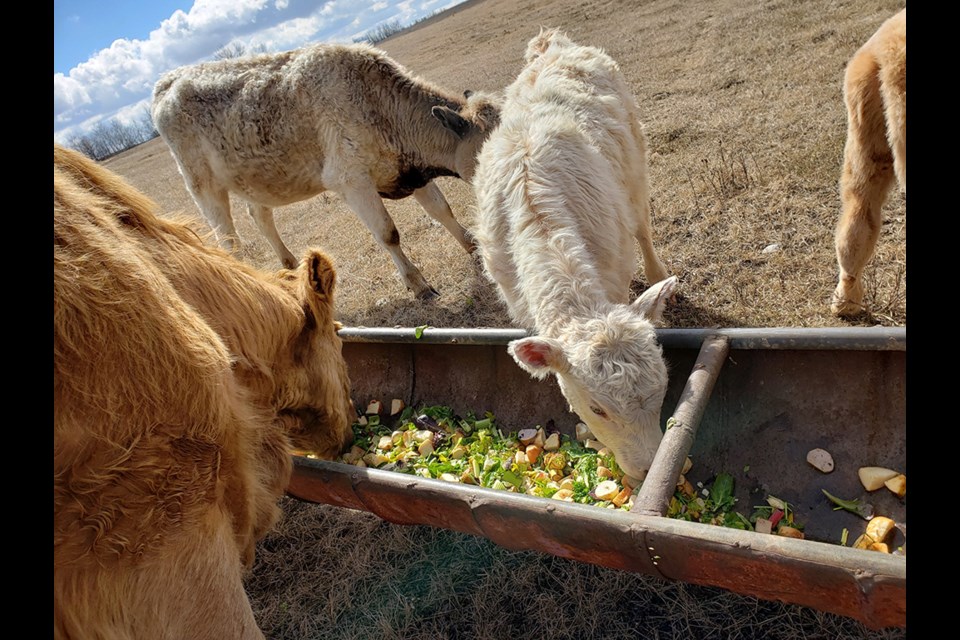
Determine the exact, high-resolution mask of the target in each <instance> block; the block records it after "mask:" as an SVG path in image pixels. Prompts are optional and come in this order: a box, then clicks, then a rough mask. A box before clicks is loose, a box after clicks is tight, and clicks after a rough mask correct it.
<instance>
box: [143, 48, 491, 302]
mask: <svg viewBox="0 0 960 640" xmlns="http://www.w3.org/2000/svg"><path fill="white" fill-rule="evenodd" d="M467 93H469V92H467ZM498 115H499V110H498V108H497V106H496V105H495V104H494V103H492V102H491V101H490V99H489V98H488V97H485V96H483V95H481V94H476V95H467V94H465V96H464V97H460V96H457V95H454V94H452V93H450V92H448V91H445V90H443V89H441V88H439V87H436V86H433V85H430V84H428V83H426V82H424V81H422V80H420V79H418V78H416V77H414V76H412V75H411V74H410V73H408V72H407V71H406V70H405V69H404V68H403V67H402V66H400V65H399V64H397V63H396V62H394V61H393V60H391V59H390V58H388V57H387V56H386V54H385V53H383V52H382V51H379V50H377V49H374V48H373V47H370V46H368V45H362V44H357V45H329V44H318V45H313V46H309V47H304V48H302V49H297V50H294V51H286V52H282V53H275V54H266V55H260V56H255V57H250V58H239V59H232V60H221V61H217V62H208V63H202V64H198V65H194V66H189V67H181V68H179V69H176V70H174V71H171V72H170V73H168V74H166V75H165V76H164V77H162V78H161V79H160V81H159V82H158V83H157V85H156V87H155V88H154V93H153V121H154V124H155V125H156V127H157V131H159V132H160V136H161V137H162V138H163V139H164V140H165V141H166V143H167V144H168V145H169V146H170V150H171V151H172V153H173V156H174V158H175V159H176V161H177V164H178V166H179V167H180V173H181V174H182V175H183V177H184V180H185V182H186V185H187V189H188V190H189V191H190V193H191V194H192V195H193V197H194V199H195V200H196V202H197V206H198V207H199V208H200V210H201V212H202V213H203V215H204V217H205V218H206V219H207V221H208V222H209V223H210V225H211V226H212V227H213V229H214V230H215V231H216V233H217V236H218V238H219V239H220V242H221V244H222V245H223V246H224V247H225V248H228V249H231V248H234V247H235V246H236V244H237V242H238V239H237V234H236V230H235V228H234V225H233V220H232V218H231V214H230V200H229V193H231V192H232V193H234V194H236V195H238V196H239V197H241V198H243V199H244V200H246V201H247V202H248V207H249V211H250V215H251V216H252V217H253V219H254V220H255V221H256V223H257V225H258V227H259V228H260V231H261V232H262V233H263V234H264V236H265V237H266V238H267V240H269V241H270V243H271V245H272V246H273V248H274V250H275V251H276V253H277V255H278V256H279V257H280V259H281V261H282V262H283V264H284V266H286V267H288V268H291V269H292V268H294V267H295V266H296V263H297V260H296V258H295V257H294V255H293V254H292V253H291V252H290V250H289V249H288V248H287V246H286V245H285V244H284V243H283V240H281V239H280V235H279V233H278V232H277V228H276V225H275V223H274V220H273V207H278V206H283V205H286V204H290V203H293V202H298V201H300V200H305V199H307V198H310V197H313V196H315V195H317V194H318V193H320V192H322V191H327V190H331V191H336V192H338V193H340V194H342V195H343V197H344V199H345V200H346V204H347V206H349V207H350V209H352V210H353V211H354V213H356V214H357V215H358V216H359V217H360V219H361V220H362V221H363V222H364V224H365V225H366V226H367V228H369V229H370V231H371V232H372V233H373V236H374V238H375V239H376V241H377V242H378V243H379V244H380V246H382V247H383V248H384V249H386V250H387V251H388V252H389V253H390V256H391V257H392V258H393V261H394V264H395V265H396V267H397V269H398V270H399V272H400V277H401V279H402V280H403V282H404V284H405V285H406V286H407V288H408V289H410V290H411V291H413V293H414V294H415V295H416V296H417V297H418V298H429V297H433V296H434V295H436V291H435V290H434V289H433V288H432V287H431V286H430V285H429V284H428V283H427V281H426V280H425V279H424V277H423V275H421V273H420V271H419V270H418V269H417V267H415V266H414V265H413V263H411V262H410V260H409V259H408V258H407V256H406V255H405V254H404V253H403V251H402V250H401V249H400V234H399V233H398V232H397V228H396V226H395V225H394V223H393V220H392V219H391V218H390V215H389V213H387V210H386V208H385V207H384V205H383V201H382V200H381V198H392V199H396V198H405V197H407V196H409V195H413V196H414V197H415V198H416V199H417V201H418V202H419V203H420V204H421V205H422V206H423V208H424V209H425V210H426V211H427V213H428V214H430V215H431V216H432V217H433V218H434V219H436V220H437V221H439V222H440V223H441V224H443V226H444V227H446V229H447V230H448V231H449V232H450V233H451V234H452V235H453V236H454V237H455V238H456V239H457V241H458V242H459V243H460V244H461V245H462V246H463V247H464V249H466V250H467V251H468V252H472V251H473V243H472V242H471V241H470V239H469V238H468V237H467V234H466V232H465V231H464V228H463V227H462V226H461V225H460V224H459V223H458V222H457V221H456V220H455V219H454V217H453V213H452V212H451V211H450V205H449V204H447V201H446V199H445V198H444V197H443V194H442V193H441V192H440V189H439V188H438V187H437V186H436V185H435V184H434V183H433V182H431V181H432V180H433V179H434V178H436V177H438V176H459V177H460V178H463V179H464V180H467V181H469V180H470V179H471V177H472V176H473V170H474V163H475V160H476V154H477V151H478V150H479V148H480V145H481V144H482V142H483V140H484V138H485V137H486V134H487V133H488V131H489V130H490V129H491V128H492V127H493V126H494V125H495V124H496V122H497V119H498Z"/></svg>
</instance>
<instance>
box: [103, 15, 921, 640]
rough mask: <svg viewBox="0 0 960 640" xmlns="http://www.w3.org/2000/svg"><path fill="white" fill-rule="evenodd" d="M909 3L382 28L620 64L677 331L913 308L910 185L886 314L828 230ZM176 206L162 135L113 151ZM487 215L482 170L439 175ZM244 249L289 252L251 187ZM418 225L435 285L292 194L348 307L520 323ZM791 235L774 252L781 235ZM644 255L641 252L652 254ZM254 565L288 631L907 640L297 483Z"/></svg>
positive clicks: (891, 263) (364, 316)
mask: <svg viewBox="0 0 960 640" xmlns="http://www.w3.org/2000/svg"><path fill="white" fill-rule="evenodd" d="M903 5H904V3H903V2H902V0H870V1H866V2H865V1H862V0H830V1H827V0H807V1H804V2H795V1H793V0H759V1H757V2H742V1H738V0H713V1H710V2H694V1H691V0H647V1H621V0H542V1H539V2H535V3H534V2H528V3H525V2H516V0H477V1H471V2H468V3H466V4H464V5H461V6H460V7H458V8H457V9H456V10H454V11H451V12H448V13H447V14H443V15H441V16H439V17H438V18H437V19H434V20H430V21H428V22H425V23H422V24H420V25H418V26H417V27H416V28H415V29H412V30H410V31H407V32H404V33H401V34H398V35H396V36H394V37H392V38H390V39H388V40H387V41H385V42H383V43H381V45H380V46H381V47H382V48H383V49H385V50H386V51H387V52H388V53H389V54H390V55H392V56H393V57H394V58H396V59H397V60H398V61H400V62H401V63H402V64H404V65H405V66H406V67H407V68H408V69H410V70H411V71H413V72H414V73H416V74H418V75H420V76H421V77H423V78H426V79H428V80H430V81H433V82H435V83H437V84H440V85H443V86H446V87H448V88H450V89H451V90H455V91H458V92H459V91H462V90H463V89H473V90H486V91H497V90H500V89H502V88H503V87H504V86H506V85H507V84H509V83H510V82H511V81H512V80H513V78H514V77H515V75H516V73H517V72H518V71H519V69H520V67H521V62H522V57H523V52H524V49H525V45H526V42H527V41H528V40H529V39H530V38H531V37H532V36H534V35H535V34H536V33H537V31H538V30H539V28H540V26H541V25H542V26H548V27H554V26H555V27H560V28H561V29H564V30H565V31H566V32H567V33H568V34H569V35H570V37H571V38H573V39H574V40H575V41H578V42H580V43H583V44H590V45H594V46H598V47H601V48H603V49H605V50H606V51H607V52H608V53H609V54H610V55H612V56H613V57H614V59H616V60H617V61H618V62H619V63H620V65H621V67H622V69H623V71H624V73H625V74H626V76H627V78H628V80H629V81H630V83H631V85H632V87H633V90H634V93H635V95H636V97H637V100H638V103H639V105H640V109H641V112H642V113H643V114H644V120H645V125H646V128H647V132H648V135H649V139H650V149H651V158H650V169H651V183H652V192H653V200H654V203H653V204H654V211H653V231H654V243H655V245H656V246H657V249H658V252H659V254H660V256H661V258H662V259H663V260H664V262H665V263H666V264H667V267H668V269H670V270H671V271H672V273H674V274H676V275H678V276H679V279H680V287H681V295H680V296H679V299H678V301H677V303H676V304H675V305H674V306H673V307H672V308H671V309H669V310H668V312H667V314H666V317H665V322H664V324H665V325H667V326H674V327H712V326H724V327H731V326H742V327H787V326H790V327H823V326H870V325H875V324H879V325H885V326H905V325H906V199H905V197H904V196H902V195H900V194H899V193H893V194H892V195H891V198H890V199H889V201H888V202H887V204H886V206H885V207H884V223H883V228H882V232H881V236H880V241H879V245H878V247H877V253H876V255H875V257H874V259H873V260H872V262H871V264H870V266H869V267H868V269H867V271H866V275H865V283H866V289H867V300H866V302H867V303H868V304H869V305H870V308H871V313H870V314H869V315H866V316H863V317H861V318H858V319H857V320H855V321H843V320H839V319H837V318H835V317H833V316H832V315H831V314H830V310H829V301H830V295H831V293H832V291H833V288H834V286H835V284H836V276H837V266H836V259H835V255H834V248H833V230H834V226H835V224H836V221H837V217H838V215H839V195H838V180H839V175H840V165H841V156H842V150H843V143H844V136H845V131H846V117H845V113H844V109H843V102H842V93H841V81H842V77H843V69H844V66H845V63H846V61H847V60H848V59H849V57H850V56H851V55H852V54H853V53H854V51H855V50H856V49H857V48H858V47H859V46H860V44H861V43H863V42H864V41H865V40H866V39H867V38H868V37H869V36H870V35H871V34H872V33H873V31H874V30H875V29H876V28H877V27H878V26H879V25H880V24H881V23H882V22H883V21H884V20H885V19H886V18H887V17H889V16H891V15H893V14H894V13H895V12H896V11H897V10H899V9H900V8H901V7H902V6H903ZM105 164H106V166H108V167H109V168H111V169H113V170H114V171H117V172H118V173H120V174H122V175H124V176H126V177H127V178H128V179H129V180H130V181H131V182H133V184H135V185H136V186H137V187H139V188H140V189H142V190H143V191H144V192H145V193H147V194H148V195H150V196H151V197H153V198H154V199H156V200H157V201H158V202H159V203H160V204H161V205H162V207H163V209H164V210H167V211H177V210H179V211H184V212H193V213H196V212H197V210H196V207H195V206H194V204H193V202H192V200H191V199H190V197H189V196H188V194H187V192H186V190H185V188H184V185H183V182H182V180H181V178H180V176H179V174H178V173H177V170H176V166H175V164H174V162H173V160H172V158H171V156H170V154H169V152H168V150H167V148H166V146H165V144H164V143H163V142H162V141H161V140H159V139H156V140H153V141H151V142H148V143H146V144H143V145H141V146H139V147H137V148H135V149H131V150H129V151H127V152H124V153H123V154H120V155H118V156H116V157H114V158H111V159H110V160H109V161H107V162H106V163H105ZM438 184H439V185H440V187H441V189H442V190H443V191H444V193H445V194H446V195H447V197H448V199H449V201H450V203H451V206H452V207H453V209H454V213H455V214H456V215H457V217H458V219H459V220H460V221H461V222H462V223H463V224H464V225H465V226H466V227H467V228H470V227H471V226H472V224H473V222H474V216H475V212H474V210H473V204H474V200H473V195H472V192H471V190H470V187H469V185H467V184H465V183H463V182H461V181H459V180H456V179H453V178H441V179H439V181H438ZM233 202H234V216H235V220H236V222H237V228H238V231H239V233H240V235H241V238H242V240H243V243H244V244H243V246H242V247H241V249H240V250H239V252H238V255H239V257H240V258H242V259H243V260H245V261H248V262H250V263H252V264H255V265H258V266H260V267H263V268H267V269H274V268H278V267H279V266H280V263H279V260H278V259H277V258H276V256H275V255H274V254H273V252H272V250H271V249H270V247H269V246H268V245H267V244H266V242H265V241H264V240H263V238H262V237H260V236H259V234H258V232H257V231H256V229H255V227H254V226H253V223H252V221H251V220H250V218H249V216H248V215H247V214H246V209H245V207H243V206H242V205H240V204H239V202H237V201H236V200H234V201H233ZM387 208H388V209H389V210H390V212H391V214H392V215H393V217H394V219H395V221H396V224H397V226H398V228H399V230H400V235H401V243H402V246H403V247H404V249H405V251H406V252H407V254H408V256H409V257H410V258H411V260H412V261H413V262H414V263H415V264H417V265H418V266H419V267H420V269H421V271H422V272H423V274H424V276H425V277H426V279H427V280H428V281H429V282H430V283H431V284H432V285H433V286H434V287H435V288H436V289H438V290H439V291H440V293H441V295H440V297H439V298H438V299H436V300H433V301H429V302H421V301H417V300H415V299H414V298H413V296H412V295H411V294H410V293H409V292H407V291H406V290H405V289H404V288H403V285H402V284H401V282H400V280H399V278H398V276H397V273H396V270H395V269H394V266H393V263H392V261H391V260H390V259H389V256H388V255H387V254H386V252H384V251H382V250H381V249H380V248H379V247H378V246H377V245H376V244H375V242H374V240H373V237H372V236H371V234H370V233H369V232H368V231H367V230H366V228H365V227H364V226H363V225H362V223H361V222H360V221H359V219H358V218H357V217H356V216H355V215H354V214H353V213H351V212H350V211H349V210H348V209H346V207H345V206H344V205H343V203H342V202H341V200H340V198H339V196H337V195H336V194H332V193H328V194H323V195H320V196H318V197H316V198H313V199H311V200H308V201H305V202H302V203H298V204H295V205H291V206H288V207H285V208H281V209H278V210H277V215H276V217H277V226H278V228H279V229H280V232H281V234H282V236H283V237H284V238H285V240H286V241H287V243H288V245H289V246H290V248H291V249H292V250H293V251H294V253H297V254H299V253H302V252H303V251H304V250H306V248H307V247H310V246H320V247H322V248H324V249H325V250H326V251H328V252H329V253H330V255H331V256H332V257H333V258H334V260H335V262H336V265H337V268H338V273H339V293H338V306H339V312H338V314H339V318H340V319H341V320H342V321H343V322H344V324H346V325H350V326H395V325H399V326H406V327H412V326H419V325H430V326H434V327H438V326H465V327H505V326H510V321H509V318H508V317H507V315H506V312H505V309H504V307H503V306H502V305H501V303H500V302H499V301H498V299H497V297H496V293H495V291H494V290H493V288H492V287H491V285H490V284H489V283H487V282H486V280H485V279H484V278H483V276H482V274H481V272H480V271H479V269H478V267H477V263H476V262H475V261H474V260H473V258H471V257H470V256H468V255H466V254H465V253H464V252H463V251H462V249H461V248H460V247H459V245H457V243H456V242H455V241H454V240H453V239H452V237H451V236H450V235H449V234H448V233H447V232H446V231H445V230H444V229H443V228H442V227H441V226H440V225H439V224H438V223H435V222H434V221H433V220H432V219H430V218H429V217H428V216H427V215H426V214H425V213H424V212H423V211H422V210H421V209H420V208H419V206H418V205H417V204H416V202H415V201H414V200H413V199H412V198H409V199H407V200H401V201H395V202H388V203H387ZM774 244H776V245H778V246H779V250H777V251H774V252H764V251H763V250H764V248H765V247H768V246H770V245H774ZM638 266H639V262H638ZM647 284H648V283H646V282H644V281H643V279H642V278H641V277H640V276H638V278H637V281H636V282H635V285H636V287H635V289H636V290H637V291H640V290H642V289H643V288H644V287H646V286H647ZM284 508H285V513H286V519H285V520H284V522H283V523H282V524H281V526H280V527H279V528H278V530H277V531H276V532H275V533H273V534H271V535H270V536H269V537H268V538H267V539H266V540H264V541H263V543H262V544H261V545H260V549H259V552H258V560H257V564H256V567H255V568H254V571H253V572H252V574H251V576H250V578H249V580H248V589H249V591H250V593H251V596H252V598H253V600H254V608H255V612H256V614H257V616H258V620H259V621H260V624H261V626H262V627H263V629H264V631H265V633H266V634H267V636H268V637H270V638H277V639H281V638H284V639H285V638H324V639H333V638H356V639H360V638H404V639H406V638H417V639H424V640H425V639H428V638H429V639H433V638H463V639H467V638H471V639H474V638H475V639H487V638H489V639H499V638H512V637H520V636H523V637H532V638H552V639H559V638H617V639H620V638H698V639H699V638H791V639H792V638H899V637H905V631H903V630H895V629H894V630H884V631H880V632H871V631H868V630H867V629H865V628H864V627H863V626H861V625H860V624H858V623H856V622H854V621H852V620H849V619H845V618H840V617H837V616H832V615H827V614H822V613H820V612H816V611H812V610H809V609H805V608H801V607H794V606H790V605H783V604H779V603H771V602H763V601H757V600H756V599H753V598H749V597H741V596H738V595H735V594H730V593H727V592H724V591H720V590H715V589H708V588H701V587H694V586H690V585H683V584H675V583H665V582H662V581H659V580H657V579H654V578H649V577H647V576H639V575H632V574H626V573H623V572H617V571H613V570H607V569H602V568H599V567H594V566H591V565H586V564H578V563H573V562H569V561H564V560H561V559H558V558H554V557H551V556H543V555H539V554H535V553H531V552H522V553H518V552H511V551H507V550H505V549H502V548H499V547H496V546H494V545H492V544H491V543H489V542H488V541H486V540H484V539H477V538H474V537H472V536H468V535H463V534H457V533H453V532H449V531H443V530H437V529H431V528H429V527H398V526H394V525H390V524H388V523H385V522H383V521H381V520H379V519H378V518H376V517H375V516H371V515H370V514H365V513H355V512H351V511H347V510H342V509H337V508H333V507H327V506H320V505H308V504H303V503H300V502H298V501H295V500H293V499H285V500H284Z"/></svg>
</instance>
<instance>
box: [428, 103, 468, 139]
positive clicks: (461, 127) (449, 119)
mask: <svg viewBox="0 0 960 640" xmlns="http://www.w3.org/2000/svg"><path fill="white" fill-rule="evenodd" d="M430 113H432V114H433V117H434V118H436V119H437V120H439V121H440V122H441V123H442V124H443V126H445V127H446V128H447V129H449V130H450V131H452V132H453V133H455V134H456V136H457V137H458V138H463V137H464V136H465V135H467V132H468V131H469V130H470V123H469V122H467V121H466V120H465V119H464V118H463V117H462V116H461V115H460V114H459V113H457V112H456V111H454V110H453V109H449V108H447V107H441V106H439V105H438V106H435V107H433V108H432V109H431V110H430Z"/></svg>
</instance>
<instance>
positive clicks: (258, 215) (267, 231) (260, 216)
mask: <svg viewBox="0 0 960 640" xmlns="http://www.w3.org/2000/svg"><path fill="white" fill-rule="evenodd" d="M247 211H248V212H249V213H250V217H251V218H253V221H254V222H256V223H257V228H258V229H260V233H262V234H263V237H264V238H266V239H267V242H269V243H270V246H272V247H273V250H274V251H275V252H276V254H277V257H279V258H280V262H282V263H283V266H284V267H286V268H287V269H296V268H297V263H298V262H299V260H297V259H296V258H295V257H294V255H293V253H291V252H290V249H288V248H287V245H285V244H284V243H283V239H282V238H281V237H280V232H279V231H277V225H276V222H274V219H273V209H272V208H270V207H265V206H263V205H260V204H254V203H253V202H248V203H247Z"/></svg>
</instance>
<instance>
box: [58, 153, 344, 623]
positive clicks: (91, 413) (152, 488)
mask: <svg viewBox="0 0 960 640" xmlns="http://www.w3.org/2000/svg"><path fill="white" fill-rule="evenodd" d="M53 202H54V215H53V221H54V257H53V264H54V289H53V301H54V347H53V356H54V365H53V368H54V499H53V507H54V542H53V548H54V636H55V637H57V638H130V637H141V638H187V637H190V638H205V637H211V638H212V637H217V638H248V637H251V638H256V637H262V635H261V634H260V632H259V630H258V629H257V627H256V623H255V621H254V618H253V614H252V611H251V609H250V605H249V602H248V600H247V596H246V594H245V593H244V590H243V584H242V572H243V570H244V567H245V566H246V567H249V566H250V565H251V564H252V561H253V555H254V545H255V543H256V541H257V539H259V538H260V537H262V535H263V534H265V533H266V531H267V530H268V529H269V528H270V527H271V526H272V525H273V524H274V522H275V521H276V518H277V516H278V514H279V511H278V508H277V506H276V503H277V500H278V498H279V497H280V495H281V494H282V492H283V490H284V488H285V486H286V484H287V481H288V479H289V475H290V472H291V463H290V456H289V453H288V451H289V449H290V446H291V440H293V444H295V445H296V446H298V447H301V448H306V449H311V450H314V451H316V452H317V453H318V454H319V455H321V456H324V457H333V456H335V455H336V454H337V453H339V451H340V450H341V449H342V448H343V446H344V445H345V444H346V443H347V442H348V440H350V439H351V435H352V434H351V432H350V417H351V416H350V414H351V411H352V406H351V402H350V398H349V379H348V377H347V371H346V365H345V363H344V361H343V358H342V355H341V353H340V347H341V343H340V340H339V338H338V337H337V335H336V328H337V326H336V323H335V322H334V320H333V308H332V306H333V290H334V283H335V272H334V269H333V266H332V264H331V263H330V262H329V260H328V259H327V258H326V256H324V255H323V254H322V253H319V252H316V251H313V252H310V253H309V254H308V255H307V257H306V260H305V261H304V262H303V263H302V264H301V268H300V270H299V271H298V272H296V273H294V272H290V271H283V272H280V273H278V274H277V275H264V274H261V273H260V272H258V271H256V270H254V269H253V268H250V267H248V266H245V265H243V264H241V263H240V262H238V261H237V260H236V259H234V258H232V257H230V256H229V255H227V254H226V253H224V252H223V251H221V250H219V249H213V248H210V247H207V246H205V245H204V244H203V243H202V242H201V240H200V238H199V237H198V236H197V235H196V234H195V233H194V232H193V231H191V230H190V229H189V228H188V227H187V226H185V225H183V224H181V223H177V222H172V221H168V220H162V219H160V218H158V217H157V216H156V215H155V214H154V209H155V205H154V204H153V203H152V202H151V201H150V200H149V199H148V198H146V197H145V196H143V195H142V194H140V193H139V192H137V191H136V190H135V189H133V188H132V187H130V186H129V185H128V184H127V183H126V182H124V181H123V180H122V179H120V178H119V177H118V176H116V175H114V174H112V173H110V172H109V171H107V170H105V169H103V168H101V167H99V166H97V165H96V164H94V163H93V162H92V161H90V160H88V159H87V158H85V157H84V156H82V155H80V154H78V153H76V152H73V151H68V150H66V149H63V148H59V147H57V146H54V197H53Z"/></svg>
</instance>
